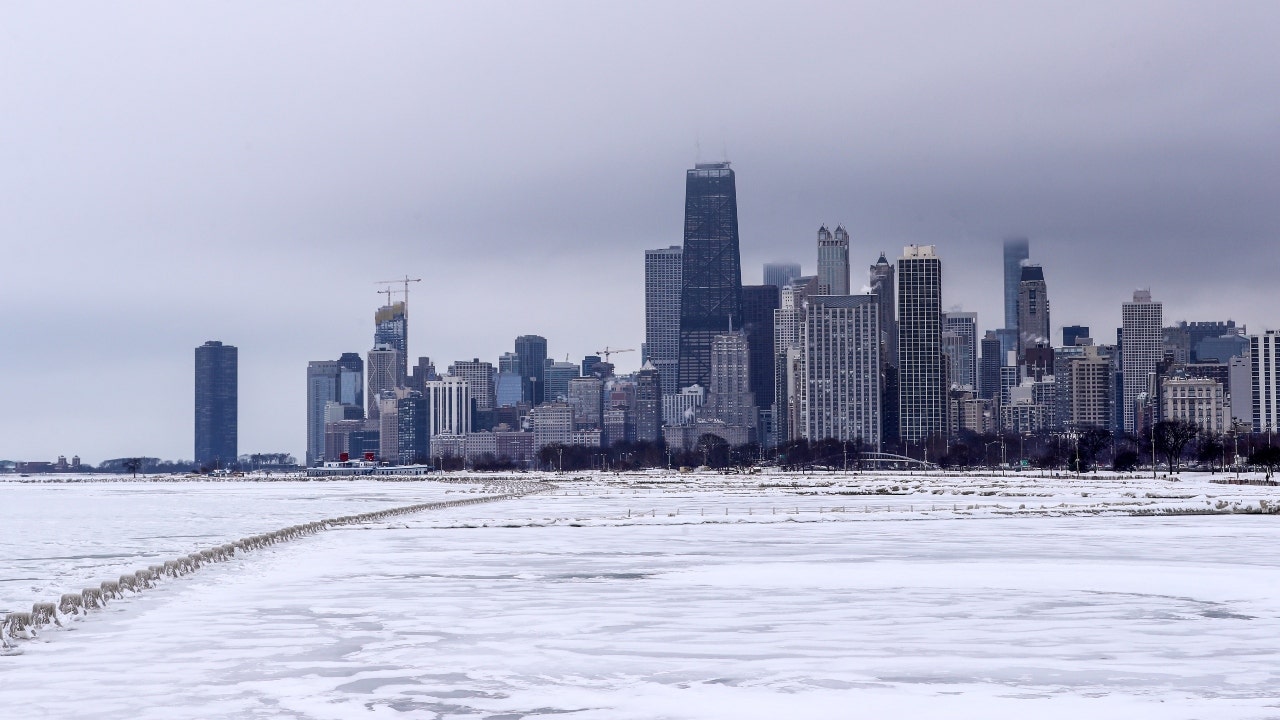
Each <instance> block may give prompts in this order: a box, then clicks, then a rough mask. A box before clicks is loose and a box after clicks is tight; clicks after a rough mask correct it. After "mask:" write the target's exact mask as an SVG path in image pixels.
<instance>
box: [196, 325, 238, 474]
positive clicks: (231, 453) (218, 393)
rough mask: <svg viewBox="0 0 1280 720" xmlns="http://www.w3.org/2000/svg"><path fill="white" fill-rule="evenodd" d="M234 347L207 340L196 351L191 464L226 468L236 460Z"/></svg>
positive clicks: (235, 363)
mask: <svg viewBox="0 0 1280 720" xmlns="http://www.w3.org/2000/svg"><path fill="white" fill-rule="evenodd" d="M237 355H238V352H237V350H236V347H235V346H234V345H223V344H222V343H220V342H218V341H217V340H210V341H208V342H206V343H205V344H204V345H201V346H200V347H198V348H196V382H195V385H196V416H195V430H196V432H195V461H196V464H198V465H202V466H210V465H212V466H214V467H227V466H230V465H232V464H234V463H235V461H236V456H237V454H236V441H237V437H236V436H237V403H238V396H237V393H238V388H237V365H238V362H239V361H238V357H237Z"/></svg>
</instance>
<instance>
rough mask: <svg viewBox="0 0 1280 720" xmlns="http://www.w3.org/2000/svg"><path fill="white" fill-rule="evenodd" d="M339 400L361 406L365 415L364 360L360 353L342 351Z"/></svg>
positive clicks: (339, 361)
mask: <svg viewBox="0 0 1280 720" xmlns="http://www.w3.org/2000/svg"><path fill="white" fill-rule="evenodd" d="M337 400H338V402H340V403H342V404H343V405H351V406H354V407H358V408H360V415H361V417H363V416H364V360H362V359H361V358H360V353H353V352H351V353H342V356H341V357H339V358H338V397H337Z"/></svg>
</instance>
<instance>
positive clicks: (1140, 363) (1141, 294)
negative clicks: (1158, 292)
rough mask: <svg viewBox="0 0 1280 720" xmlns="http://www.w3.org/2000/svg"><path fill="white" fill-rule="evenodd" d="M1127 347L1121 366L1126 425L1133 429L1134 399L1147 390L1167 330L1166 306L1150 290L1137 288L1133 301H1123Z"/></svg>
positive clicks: (1130, 430)
mask: <svg viewBox="0 0 1280 720" xmlns="http://www.w3.org/2000/svg"><path fill="white" fill-rule="evenodd" d="M1120 317H1121V319H1122V323H1121V325H1122V329H1123V331H1124V347H1123V350H1122V352H1121V363H1122V365H1121V367H1122V368H1123V370H1122V375H1123V378H1124V395H1123V399H1124V429H1125V431H1126V432H1134V430H1135V422H1134V403H1136V402H1137V400H1138V396H1139V395H1144V394H1146V393H1147V390H1148V387H1149V383H1148V379H1149V377H1150V376H1151V374H1152V373H1154V372H1155V371H1156V363H1158V362H1160V348H1161V341H1162V340H1163V337H1164V334H1163V331H1162V328H1163V327H1164V308H1163V306H1162V305H1161V304H1160V303H1158V302H1152V300H1151V291H1150V290H1135V291H1134V292H1133V302H1127V303H1124V304H1123V305H1122V306H1121V309H1120Z"/></svg>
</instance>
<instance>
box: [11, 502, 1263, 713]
mask: <svg viewBox="0 0 1280 720" xmlns="http://www.w3.org/2000/svg"><path fill="white" fill-rule="evenodd" d="M752 482H756V480H750V481H748V480H744V479H730V480H722V479H715V478H700V479H683V480H679V481H675V480H673V481H672V484H669V485H666V486H665V487H663V488H649V489H645V488H643V487H639V486H637V484H636V481H634V480H631V481H627V480H622V481H610V484H609V485H606V484H605V481H604V479H602V478H589V479H585V480H583V481H582V482H578V483H572V482H568V483H564V484H563V485H562V489H561V492H564V493H569V494H559V495H556V494H545V495H536V496H530V497H526V498H522V499H519V500H509V501H502V502H498V503H494V504H488V505H479V506H469V507H463V508H452V509H448V510H444V511H435V512H428V513H422V514H420V515H415V516H411V517H409V518H405V519H398V520H397V521H395V522H391V523H383V524H374V525H370V526H368V527H367V528H342V529H339V530H334V531H330V532H326V533H321V534H319V535H316V536H312V537H308V538H305V539H303V540H300V541H297V542H293V543H287V544H283V545H278V546H274V547H272V548H269V549H267V550H265V551H262V552H256V553H252V554H248V555H244V556H237V557H236V558H235V559H234V560H232V561H230V562H227V563H223V564H218V565H215V566H210V567H208V568H205V569H202V570H201V571H200V572H198V573H196V574H194V575H191V576H188V577H186V578H182V579H178V580H171V581H167V582H166V583H165V584H164V585H162V586H161V587H160V588H158V589H156V590H153V591H148V592H147V593H144V594H143V595H140V596H138V597H135V598H131V599H129V600H127V601H124V602H117V603H114V604H112V605H111V606H109V607H108V609H107V610H106V611H105V612H103V613H99V614H97V615H93V616H90V617H89V618H88V619H87V620H84V621H82V622H79V623H76V624H75V625H74V626H73V629H72V630H70V631H62V630H53V631H46V632H45V634H44V635H43V636H42V638H41V639H39V640H36V641H32V642H27V643H23V644H22V645H21V647H22V649H23V650H24V654H23V655H21V656H16V657H8V658H0V687H3V688H4V690H3V691H0V697H3V699H4V702H5V704H6V706H7V707H9V708H17V709H20V710H21V711H22V713H27V714H29V715H30V716H39V717H83V716H102V717H140V718H197V717H201V718H203V717H249V718H253V717H263V718H266V717H272V718H274V717H297V718H348V717H361V718H363V717H406V718H419V717H425V718H538V717H552V716H558V715H561V714H564V715H565V716H566V717H572V718H593V719H594V718H637V719H638V718H789V717H797V718H847V717H883V716H885V715H887V714H889V713H898V714H903V715H905V716H909V717H948V718H975V719H977V718H1005V717H1008V718H1015V717H1016V718H1026V717H1036V718H1079V717H1082V716H1087V717H1091V718H1268V717H1277V716H1280V701H1278V700H1277V691H1276V689H1275V688H1276V687H1278V686H1280V683H1277V680H1280V678H1278V677H1277V674H1278V673H1280V671H1278V670H1277V668H1280V595H1278V594H1277V593H1276V591H1275V588H1276V587H1278V586H1280V544H1278V543H1277V542H1276V541H1277V539H1278V537H1280V531H1278V530H1277V527H1276V517H1275V516H1274V515H1256V514H1241V515H1186V516H1168V517H1164V516H1155V517H1127V516H1123V515H1108V514H1099V513H1094V512H1092V511H1089V512H1084V513H1080V514H1071V513H1066V512H1057V511H1055V512H1054V513H1052V514H1037V513H1034V512H1030V511H1028V512H1026V513H1021V514H1019V513H1013V514H1010V515H1003V514H997V513H995V512H987V513H979V514H976V515H964V514H962V513H963V512H969V511H959V510H953V509H952V508H953V507H956V506H957V504H958V502H959V501H958V500H957V502H956V503H952V501H951V500H950V499H947V500H946V508H945V509H942V508H941V505H942V501H941V500H939V501H937V503H936V504H937V505H938V508H937V509H935V508H934V507H933V506H932V505H931V506H930V507H928V508H913V509H910V510H893V509H892V508H891V507H889V506H888V505H884V498H881V497H868V498H867V500H868V501H870V500H874V501H875V502H878V503H881V505H882V506H883V507H882V508H881V509H874V508H873V509H870V510H869V511H862V512H858V511H848V510H846V511H832V510H831V508H833V507H835V506H836V503H845V504H849V505H853V502H854V501H856V500H857V499H858V498H857V497H855V496H852V495H835V494H824V493H823V492H818V493H817V494H815V495H801V494H800V493H801V492H803V493H809V492H816V491H814V489H813V488H812V487H807V488H804V489H801V490H799V491H797V490H794V489H792V490H781V489H776V488H757V489H755V490H752V489H751V488H750V484H751V483H752ZM869 482H870V481H869ZM946 482H949V481H944V480H942V479H936V480H934V481H932V483H934V484H945V483H946ZM1077 482H1078V481H1075V480H1072V481H1070V482H1066V481H1053V480H1045V481H1042V482H1041V483H1039V486H1040V487H1041V488H1042V489H1043V490H1044V491H1045V492H1046V493H1047V494H1048V495H1049V496H1050V497H1049V499H1047V500H1045V502H1050V501H1052V502H1053V504H1055V505H1056V504H1059V503H1061V502H1063V501H1064V500H1063V499H1065V498H1069V497H1079V494H1080V493H1081V492H1087V493H1089V499H1088V501H1087V502H1086V501H1085V500H1082V501H1081V502H1084V503H1085V504H1090V503H1093V502H1097V503H1106V502H1109V500H1106V499H1105V498H1109V497H1111V496H1112V495H1114V496H1115V498H1116V502H1120V501H1125V502H1127V501H1128V500H1129V498H1127V497H1125V495H1124V493H1128V492H1131V491H1132V490H1133V488H1131V487H1125V488H1123V489H1116V488H1110V487H1109V486H1107V484H1106V483H1104V482H1098V483H1096V485H1097V487H1094V488H1092V489H1088V488H1082V487H1081V486H1080V485H1078V484H1077ZM1147 482H1148V483H1154V481H1147ZM851 484H855V485H856V483H855V482H854V481H849V483H844V484H841V485H840V487H842V488H844V490H839V491H836V492H847V491H848V488H849V487H850V485H851ZM898 485H899V487H904V486H905V485H904V484H903V483H901V482H899V483H898ZM1179 486H1180V489H1179V491H1178V493H1177V494H1178V495H1179V497H1178V498H1172V499H1167V498H1166V499H1157V500H1158V502H1161V503H1164V502H1168V503H1172V504H1173V506H1175V507H1182V506H1183V504H1185V503H1192V502H1194V503H1195V504H1196V505H1197V506H1198V505H1200V504H1201V496H1203V497H1204V498H1207V499H1208V500H1209V502H1210V503H1211V504H1212V503H1216V502H1217V500H1218V499H1219V498H1221V497H1229V498H1232V501H1233V502H1236V501H1239V502H1241V503H1254V504H1255V505H1256V503H1257V502H1258V501H1259V500H1263V499H1268V498H1274V497H1275V495H1276V494H1277V493H1276V492H1275V489H1274V488H1257V487H1251V488H1236V487H1230V488H1223V487H1221V486H1208V484H1207V483H1202V484H1196V483H1195V482H1193V481H1188V482H1184V483H1180V484H1179ZM947 487H948V490H947V491H946V493H944V494H945V495H947V496H952V495H954V496H955V497H957V498H960V497H967V496H965V495H964V488H966V487H969V485H968V484H967V481H966V482H959V481H956V482H954V483H952V485H948V486H947ZM919 490H920V489H917V490H913V491H912V494H913V496H914V497H915V498H916V499H917V500H918V501H919V500H922V499H926V498H925V495H926V493H922V492H919ZM1146 490H1147V491H1151V492H1154V493H1156V494H1163V495H1172V494H1174V493H1170V492H1169V491H1168V487H1167V486H1163V485H1162V486H1160V487H1157V486H1156V485H1154V484H1153V485H1152V486H1151V487H1150V488H1147V489H1146ZM926 492H927V495H929V496H932V497H941V496H942V495H944V494H935V493H933V492H932V490H931V489H930V490H927V491H926ZM1019 492H1021V490H1019ZM1139 492H1143V489H1142V488H1141V487H1139ZM578 493H580V494H578ZM1099 494H1101V495H1103V496H1104V499H1103V500H1097V497H1098V495H1099ZM1182 496H1185V497H1182ZM642 497H644V498H645V500H643V501H642V500H641V499H640V498H642ZM987 497H988V498H989V499H990V498H992V497H996V496H987ZM851 498H852V500H851ZM893 500H894V502H899V501H904V502H905V499H904V498H901V497H899V498H894V499H893ZM993 502H994V501H993ZM641 504H644V505H645V506H646V508H647V509H649V510H650V511H651V512H650V514H649V515H648V516H647V517H645V518H640V517H639V512H638V507H639V506H640V505H641ZM784 504H785V505H787V506H790V507H791V508H792V510H793V513H792V514H791V515H787V514H786V512H785V511H783V512H782V513H781V514H776V515H775V514H774V513H773V512H770V511H768V510H766V508H771V507H781V506H782V505H784ZM917 504H924V503H923V502H917ZM1004 504H1005V505H1008V504H1009V502H1008V499H1007V498H1006V499H1005V501H1004ZM1018 504H1022V501H1017V502H1015V503H1014V507H1016V506H1017V505H1018ZM746 505H752V506H753V508H752V514H750V515H747V514H746V507H745V506H746ZM823 505H825V506H826V511H825V512H819V510H823V509H824V508H823ZM725 507H729V508H731V513H730V514H729V515H728V516H727V517H728V518H729V519H728V521H726V520H725V517H726V516H725V515H724V514H723V509H724V508H725ZM841 507H843V505H841ZM694 508H701V509H702V510H703V511H704V512H703V514H701V515H698V516H696V517H695V516H694V515H693V514H692V513H693V512H694ZM709 508H710V509H715V510H717V511H718V512H719V513H720V514H718V515H716V516H714V517H713V516H712V515H713V513H711V512H709V511H708V509H709ZM628 509H630V510H632V511H633V513H634V516H633V517H631V518H627V517H626V514H627V510H628ZM677 510H679V514H677ZM19 716H22V715H21V714H20V715H19Z"/></svg>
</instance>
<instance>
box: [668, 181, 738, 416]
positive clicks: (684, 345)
mask: <svg viewBox="0 0 1280 720" xmlns="http://www.w3.org/2000/svg"><path fill="white" fill-rule="evenodd" d="M741 323H742V261H741V257H740V255H739V250H738V191H737V187H736V183H735V179H734V174H733V170H732V169H731V168H730V167H729V163H727V162H723V163H698V164H697V165H695V166H694V168H693V169H692V170H689V171H688V172H687V173H686V174H685V203H684V246H683V249H682V253H681V271H680V348H679V352H680V369H679V376H678V378H677V387H688V386H689V385H694V384H698V385H703V386H706V385H708V384H709V383H710V382H711V344H712V341H713V339H714V338H715V337H716V336H717V335H720V334H721V333H724V332H726V331H727V330H728V329H729V328H731V327H736V326H739V325H741ZM674 390H675V389H674V388H673V389H672V391H674Z"/></svg>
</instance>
